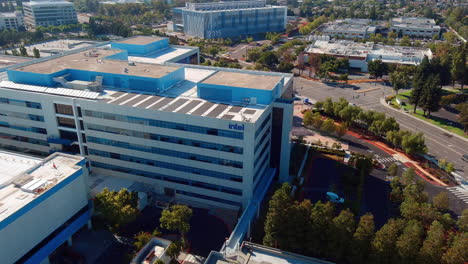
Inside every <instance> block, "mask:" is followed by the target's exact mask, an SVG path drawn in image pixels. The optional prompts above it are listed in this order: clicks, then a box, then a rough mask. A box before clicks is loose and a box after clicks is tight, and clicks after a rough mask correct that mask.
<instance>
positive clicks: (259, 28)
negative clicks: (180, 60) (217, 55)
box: [173, 0, 287, 39]
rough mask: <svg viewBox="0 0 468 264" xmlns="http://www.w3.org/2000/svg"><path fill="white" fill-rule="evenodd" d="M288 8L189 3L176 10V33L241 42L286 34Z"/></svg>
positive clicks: (260, 0) (256, 2) (256, 1)
mask: <svg viewBox="0 0 468 264" xmlns="http://www.w3.org/2000/svg"><path fill="white" fill-rule="evenodd" d="M286 11H287V7H285V6H269V5H266V3H265V0H253V1H232V2H213V3H189V2H187V3H185V7H183V8H174V26H173V28H174V29H175V30H180V31H183V32H184V33H185V34H187V35H190V36H194V37H198V38H205V39H214V38H237V37H241V36H249V35H255V34H259V33H266V32H282V31H284V30H286V22H287V19H286Z"/></svg>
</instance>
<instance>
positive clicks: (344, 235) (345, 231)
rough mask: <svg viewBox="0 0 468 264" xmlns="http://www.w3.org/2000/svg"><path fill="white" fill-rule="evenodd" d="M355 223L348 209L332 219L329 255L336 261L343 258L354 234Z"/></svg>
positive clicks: (329, 230) (329, 231)
mask: <svg viewBox="0 0 468 264" xmlns="http://www.w3.org/2000/svg"><path fill="white" fill-rule="evenodd" d="M355 228H356V223H355V221H354V215H353V213H351V211H349V209H346V210H342V211H341V212H340V214H339V215H338V216H337V217H335V218H333V220H332V222H331V224H330V226H329V228H328V236H329V244H328V249H329V255H330V257H332V258H334V259H335V260H337V261H340V260H342V259H343V258H344V256H345V254H346V252H347V250H348V248H347V246H348V245H349V241H351V240H352V238H353V234H354V232H355Z"/></svg>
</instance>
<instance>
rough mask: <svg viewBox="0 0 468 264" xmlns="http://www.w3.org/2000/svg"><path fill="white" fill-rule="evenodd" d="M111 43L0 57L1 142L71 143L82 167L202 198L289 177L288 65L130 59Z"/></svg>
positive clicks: (42, 150)
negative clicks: (0, 64)
mask: <svg viewBox="0 0 468 264" xmlns="http://www.w3.org/2000/svg"><path fill="white" fill-rule="evenodd" d="M120 48H121V49H120V50H116V49H111V48H109V47H103V48H93V49H89V50H84V51H83V50H82V51H78V52H75V53H71V54H67V55H64V56H60V57H53V58H48V59H43V60H42V61H38V62H36V63H34V64H30V65H23V66H18V67H16V68H14V69H10V70H9V71H8V80H4V81H2V82H0V113H1V115H0V148H9V149H15V150H21V151H29V152H33V153H36V154H41V155H48V154H49V153H50V152H55V151H62V152H69V153H76V154H81V155H82V156H83V157H86V158H87V159H89V160H90V161H91V167H92V172H93V173H98V174H103V175H111V176H115V177H121V178H126V179H130V180H134V181H136V182H140V183H144V184H145V185H146V186H150V189H151V191H152V192H154V193H157V194H160V195H166V196H170V197H173V198H174V199H175V200H176V201H181V202H186V203H190V202H194V203H197V205H206V206H207V207H213V206H217V207H224V208H230V209H238V208H242V207H243V208H245V206H246V205H247V204H248V202H249V200H250V199H251V198H252V196H253V194H254V193H255V192H256V190H258V189H261V188H262V187H264V186H263V184H262V182H263V183H264V182H267V181H266V180H265V179H271V177H274V176H275V175H276V177H279V179H280V180H286V179H287V178H288V167H289V156H290V139H289V133H290V129H291V125H292V111H293V107H292V100H291V95H292V81H293V79H292V75H291V74H284V73H270V72H256V71H245V70H238V69H224V68H215V67H202V66H196V65H187V64H175V63H164V64H148V63H141V62H136V63H129V62H128V61H127V60H128V56H129V55H128V54H129V51H127V50H122V49H123V48H125V47H122V46H121V47H120Z"/></svg>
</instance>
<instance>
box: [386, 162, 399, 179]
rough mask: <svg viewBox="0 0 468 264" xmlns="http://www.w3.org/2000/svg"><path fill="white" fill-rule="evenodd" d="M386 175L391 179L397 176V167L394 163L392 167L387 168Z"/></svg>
mask: <svg viewBox="0 0 468 264" xmlns="http://www.w3.org/2000/svg"><path fill="white" fill-rule="evenodd" d="M388 175H390V176H393V177H395V176H397V175H398V165H396V163H392V165H390V166H389V167H388Z"/></svg>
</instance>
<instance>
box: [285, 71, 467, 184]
mask: <svg viewBox="0 0 468 264" xmlns="http://www.w3.org/2000/svg"><path fill="white" fill-rule="evenodd" d="M294 89H295V91H296V92H297V93H298V94H299V95H301V96H304V97H309V98H311V99H313V100H317V101H323V100H325V99H326V98H327V97H331V98H332V99H333V100H337V99H338V98H339V97H344V98H345V99H347V100H348V101H349V102H350V103H353V104H356V105H357V106H360V107H363V108H365V109H369V110H375V111H378V112H383V113H385V114H386V115H387V116H392V117H394V118H395V119H396V120H397V122H398V123H399V124H400V127H401V128H402V129H406V130H411V131H415V132H422V133H424V136H425V138H426V145H427V147H428V149H429V154H430V155H433V156H435V157H436V158H437V159H441V158H443V159H446V160H448V161H449V162H451V163H453V164H454V165H455V169H456V170H457V173H458V174H460V175H462V177H464V178H465V179H466V180H468V173H467V171H466V170H467V168H465V167H466V166H467V165H468V163H467V162H465V161H463V160H462V159H461V157H462V155H464V154H468V151H467V150H468V142H467V141H465V140H463V139H460V138H458V137H455V136H451V135H449V134H447V133H445V132H443V131H442V130H440V129H438V128H435V127H433V126H432V125H429V124H427V123H425V122H424V121H422V120H419V119H416V118H413V117H411V116H408V115H407V114H406V113H404V112H401V111H399V110H396V109H393V108H389V107H386V106H384V105H382V104H381V103H380V99H381V98H382V97H383V96H387V95H390V94H392V88H391V87H390V86H385V85H382V84H380V83H361V84H354V85H348V86H347V87H345V88H343V87H342V86H340V85H339V84H333V85H328V84H324V83H321V82H316V81H310V80H307V79H304V78H300V77H296V78H295V80H294Z"/></svg>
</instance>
